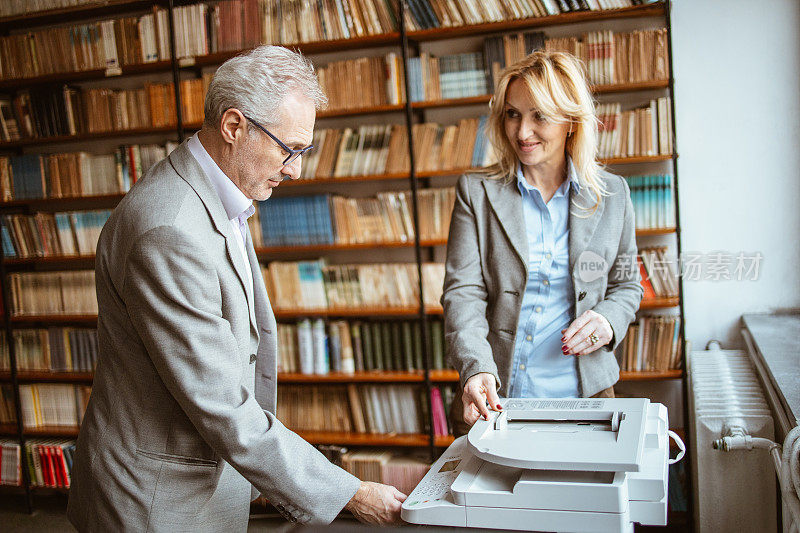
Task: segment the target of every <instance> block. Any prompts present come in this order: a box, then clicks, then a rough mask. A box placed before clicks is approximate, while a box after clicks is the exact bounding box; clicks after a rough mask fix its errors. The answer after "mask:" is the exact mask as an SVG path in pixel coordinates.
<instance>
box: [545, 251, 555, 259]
mask: <svg viewBox="0 0 800 533" xmlns="http://www.w3.org/2000/svg"><path fill="white" fill-rule="evenodd" d="M544 256H545V257H546V258H547V259H552V258H553V254H551V253H550V252H547V253H546V254H544Z"/></svg>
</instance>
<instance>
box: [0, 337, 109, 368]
mask: <svg viewBox="0 0 800 533" xmlns="http://www.w3.org/2000/svg"><path fill="white" fill-rule="evenodd" d="M11 338H12V339H13V343H14V353H15V355H16V359H17V370H20V371H22V372H92V371H93V370H94V368H95V365H97V330H95V329H88V328H47V329H44V328H40V329H15V330H14V331H13V332H12V337H11ZM0 343H2V344H0V354H2V355H0V370H3V371H9V370H11V361H10V358H9V357H8V345H7V344H6V342H5V335H0Z"/></svg>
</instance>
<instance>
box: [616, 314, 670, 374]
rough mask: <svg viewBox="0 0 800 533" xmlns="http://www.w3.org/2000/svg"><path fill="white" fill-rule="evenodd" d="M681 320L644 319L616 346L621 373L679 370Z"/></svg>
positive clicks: (664, 318) (629, 329) (651, 317)
mask: <svg viewBox="0 0 800 533" xmlns="http://www.w3.org/2000/svg"><path fill="white" fill-rule="evenodd" d="M680 329H681V317H680V316H643V317H640V318H639V319H638V320H637V321H636V322H634V323H633V324H631V325H630V326H628V333H627V335H625V339H623V341H622V342H621V343H620V345H619V346H618V347H617V359H618V360H619V363H620V365H619V366H620V370H624V371H629V372H630V371H633V372H635V371H651V372H664V371H666V370H673V369H678V368H680V367H681V335H680Z"/></svg>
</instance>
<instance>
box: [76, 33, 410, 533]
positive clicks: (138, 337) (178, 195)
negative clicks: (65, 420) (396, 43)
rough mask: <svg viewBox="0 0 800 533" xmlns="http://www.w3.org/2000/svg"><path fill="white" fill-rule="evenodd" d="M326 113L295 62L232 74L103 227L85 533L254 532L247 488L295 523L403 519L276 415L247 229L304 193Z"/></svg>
mask: <svg viewBox="0 0 800 533" xmlns="http://www.w3.org/2000/svg"><path fill="white" fill-rule="evenodd" d="M324 103H325V96H324V94H323V93H322V91H321V90H320V87H319V85H318V83H317V80H316V77H315V76H314V71H313V67H312V66H311V64H310V63H309V62H307V61H306V60H305V59H304V58H302V57H301V56H300V55H299V54H296V53H294V52H291V51H289V50H286V49H284V48H280V47H274V46H265V47H261V48H257V49H255V50H253V51H252V52H250V53H248V54H246V55H243V56H240V57H236V58H234V59H231V60H230V61H227V62H226V63H224V64H223V65H222V66H221V67H220V68H219V69H218V70H217V73H216V75H215V76H214V79H213V81H212V82H211V86H210V87H209V91H208V95H207V97H206V102H205V122H204V124H203V128H202V130H201V131H200V132H199V133H198V134H197V135H195V136H193V137H192V138H190V139H189V140H188V141H186V142H185V143H183V144H182V145H181V146H180V147H179V148H177V149H176V150H175V151H174V152H173V153H172V154H171V155H170V156H169V157H168V158H166V159H164V160H163V161H161V162H159V163H158V164H156V165H155V166H154V167H153V169H152V170H151V171H150V172H149V173H148V175H147V176H145V178H144V179H142V180H141V181H140V182H139V183H137V184H136V186H135V187H133V188H132V189H131V191H130V192H129V193H128V195H127V196H126V197H125V199H124V200H123V201H122V202H121V203H120V204H119V206H118V207H117V209H116V210H115V211H114V214H113V215H112V216H111V218H110V219H109V220H108V222H107V223H106V225H105V228H104V229H103V232H102V234H101V236H100V241H99V244H98V247H97V261H96V278H97V300H98V306H99V317H98V338H99V346H100V356H99V362H98V366H97V371H96V374H95V380H94V388H93V391H92V397H91V400H90V402H89V407H88V409H87V411H86V415H85V417H84V421H83V425H82V427H81V431H80V436H79V437H78V445H77V451H76V456H75V464H74V469H73V479H72V488H71V490H70V500H69V508H68V515H69V519H70V520H71V522H72V523H73V524H74V525H75V526H76V527H77V528H78V529H79V530H81V531H94V530H96V531H121V530H143V531H145V530H146V531H171V532H172V531H193V532H195V531H223V530H224V531H244V530H245V529H246V527H247V520H248V509H249V502H250V499H251V488H255V489H257V490H258V491H260V492H261V493H262V494H264V495H265V496H266V497H267V498H268V499H269V500H270V502H272V504H273V505H275V506H276V507H277V508H278V509H279V510H280V511H281V512H282V513H283V514H284V515H285V516H286V517H287V518H288V519H289V520H292V521H297V522H317V523H325V522H330V521H331V520H333V518H334V517H335V516H336V515H337V514H338V513H339V511H340V510H342V508H347V509H349V510H351V511H352V512H353V513H354V514H355V515H356V517H358V518H359V519H362V520H364V521H368V522H375V523H384V522H391V521H395V520H397V519H398V516H399V509H400V504H401V502H402V501H403V499H404V498H405V496H404V495H403V494H402V493H400V492H399V491H398V490H397V489H395V488H394V487H389V486H386V485H381V484H377V483H368V482H360V481H359V480H358V479H357V478H355V477H353V476H352V475H350V474H348V473H347V472H345V471H344V470H342V469H340V468H338V467H336V466H334V465H332V464H331V463H329V462H328V461H327V460H326V459H325V458H324V457H323V456H322V455H321V454H320V453H319V452H318V451H316V450H315V449H314V448H313V447H312V446H310V445H309V444H308V443H306V442H305V441H304V440H302V439H301V438H300V437H298V436H297V435H296V434H294V433H293V432H291V431H289V430H288V429H287V428H286V427H285V426H283V424H281V422H280V421H279V420H277V419H276V418H275V414H274V413H275V404H276V392H275V391H276V374H277V369H276V349H277V342H276V333H277V330H276V324H275V317H274V315H273V313H272V309H271V307H270V304H269V300H268V299H267V293H266V289H265V287H264V282H263V280H262V278H261V275H260V271H259V267H258V260H257V259H256V256H255V253H254V251H253V244H252V240H251V237H250V234H249V232H248V229H247V218H248V217H249V216H250V215H252V214H253V212H254V211H255V208H254V206H253V205H252V200H266V199H267V198H269V196H270V195H271V193H272V189H273V188H274V187H277V186H278V185H279V184H280V182H281V180H283V179H284V178H285V177H287V176H288V177H290V178H294V179H296V178H298V177H299V174H300V157H301V156H302V154H303V152H304V151H305V149H306V148H305V147H307V146H308V145H309V144H310V143H311V138H312V131H313V129H314V119H315V110H316V109H317V108H319V107H320V106H322V105H324Z"/></svg>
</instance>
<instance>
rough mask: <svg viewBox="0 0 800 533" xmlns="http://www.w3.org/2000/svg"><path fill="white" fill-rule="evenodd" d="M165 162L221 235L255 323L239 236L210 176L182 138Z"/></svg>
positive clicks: (251, 294) (251, 296)
mask: <svg viewBox="0 0 800 533" xmlns="http://www.w3.org/2000/svg"><path fill="white" fill-rule="evenodd" d="M169 162H170V164H171V165H172V167H173V168H174V169H175V172H177V173H178V175H180V176H181V178H183V179H184V180H185V181H186V183H188V184H189V185H190V186H191V187H192V188H193V189H194V191H195V192H196V193H197V196H199V197H200V200H201V201H202V202H203V205H205V206H206V210H207V211H208V214H209V216H210V217H211V220H212V222H213V223H214V227H215V228H216V230H217V232H219V233H220V234H221V235H222V236H224V237H225V248H226V250H227V252H228V259H229V260H230V262H231V263H232V264H233V268H234V269H235V270H236V274H237V275H238V276H239V281H241V283H242V289H243V290H244V292H245V295H246V297H247V305H248V307H249V308H250V317H251V320H252V321H253V322H254V323H255V317H254V305H253V293H252V291H251V290H250V283H249V282H248V281H247V270H246V268H245V264H244V258H243V257H242V253H241V252H240V251H239V249H238V246H239V245H238V244H237V243H236V242H235V241H234V240H233V239H237V238H241V237H240V236H238V235H235V234H234V232H233V227H232V226H231V223H230V220H228V215H227V214H226V213H225V208H224V207H223V205H222V200H220V198H219V195H218V194H217V191H216V190H214V186H213V185H212V184H211V180H210V179H209V178H208V176H206V174H205V172H203V169H202V168H201V167H200V164H199V163H198V162H197V160H196V159H195V158H194V156H193V155H192V153H191V152H190V151H189V148H188V147H187V146H186V143H185V142H184V143H183V144H181V145H180V146H179V147H177V148H176V149H175V150H173V151H172V153H171V154H170V155H169Z"/></svg>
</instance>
